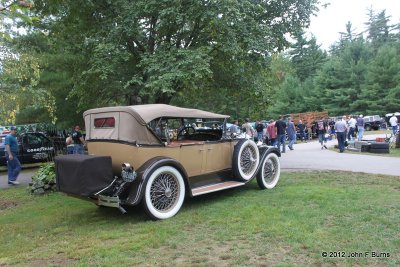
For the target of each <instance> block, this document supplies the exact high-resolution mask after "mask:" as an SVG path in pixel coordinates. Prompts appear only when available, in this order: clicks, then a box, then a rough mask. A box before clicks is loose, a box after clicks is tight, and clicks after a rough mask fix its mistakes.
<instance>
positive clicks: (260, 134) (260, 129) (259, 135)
mask: <svg viewBox="0 0 400 267" xmlns="http://www.w3.org/2000/svg"><path fill="white" fill-rule="evenodd" d="M256 131H257V139H258V141H259V142H263V143H264V138H263V131H264V125H263V124H262V123H261V121H259V120H258V121H257V125H256Z"/></svg>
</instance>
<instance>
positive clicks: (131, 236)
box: [0, 172, 400, 266]
mask: <svg viewBox="0 0 400 267" xmlns="http://www.w3.org/2000/svg"><path fill="white" fill-rule="evenodd" d="M0 244H1V246H0V266H154V265H157V266H271V265H272V266H315V265H316V266H354V265H356V266H366V265H369V266H399V265H400V250H399V248H400V177H391V176H383V175H369V174H355V173H346V172H341V173H334V172H300V173H282V176H281V180H280V181H279V183H278V186H277V187H276V188H275V189H273V190H264V191H262V190H259V189H258V187H257V183H256V182H255V181H253V182H251V183H250V184H248V185H246V186H244V187H240V188H236V189H232V190H228V191H222V192H219V193H214V194H211V195H204V196H200V197H196V198H193V199H188V200H186V202H185V203H184V205H183V208H182V210H181V211H180V212H179V213H178V214H177V215H176V216H175V217H173V218H171V219H169V220H165V221H151V220H149V219H148V218H147V217H146V215H145V214H144V212H143V210H142V209H141V208H139V207H137V208H133V209H130V210H129V211H128V214H125V215H122V214H121V213H120V212H119V211H118V210H117V209H111V208H98V207H96V206H95V205H93V204H91V203H88V202H85V201H82V200H78V199H75V198H71V197H67V196H65V195H63V194H61V193H54V194H50V195H47V196H40V197H34V196H30V195H28V194H27V193H26V191H25V189H24V188H12V189H6V190H1V191H0ZM323 252H327V253H328V255H327V257H323V256H322V253H323ZM334 252H336V253H334ZM330 256H331V257H330ZM338 256H343V257H338ZM349 256H350V257H349ZM378 256H379V257H378Z"/></svg>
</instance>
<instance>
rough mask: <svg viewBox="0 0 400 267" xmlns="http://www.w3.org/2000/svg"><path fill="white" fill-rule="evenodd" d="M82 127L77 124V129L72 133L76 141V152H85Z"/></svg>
mask: <svg viewBox="0 0 400 267" xmlns="http://www.w3.org/2000/svg"><path fill="white" fill-rule="evenodd" d="M80 130H81V129H80V127H79V126H78V125H77V126H75V131H74V132H73V133H72V140H73V141H74V154H83V143H84V142H85V140H83V136H82V133H81V131H80Z"/></svg>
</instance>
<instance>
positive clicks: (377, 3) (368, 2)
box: [309, 0, 400, 49]
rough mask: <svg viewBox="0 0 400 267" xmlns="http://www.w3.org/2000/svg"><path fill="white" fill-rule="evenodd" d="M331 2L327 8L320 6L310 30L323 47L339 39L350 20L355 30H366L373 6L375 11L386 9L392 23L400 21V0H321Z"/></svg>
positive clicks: (357, 31)
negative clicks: (369, 10)
mask: <svg viewBox="0 0 400 267" xmlns="http://www.w3.org/2000/svg"><path fill="white" fill-rule="evenodd" d="M321 2H322V3H328V2H330V5H328V6H327V7H326V8H324V7H320V11H319V12H318V14H317V16H316V17H312V18H311V25H310V28H309V32H311V33H312V34H314V36H315V37H316V38H317V43H318V44H321V45H322V47H321V48H323V49H328V48H329V46H330V45H331V44H333V43H334V42H336V41H338V40H339V37H340V34H339V32H345V31H346V23H347V22H348V21H350V22H351V23H352V28H353V30H354V32H356V33H360V32H363V31H365V29H366V28H365V25H364V23H365V22H367V21H368V16H367V14H368V9H369V8H371V7H372V9H373V10H374V11H375V13H379V12H381V11H382V10H384V9H385V10H386V15H387V16H391V21H390V22H391V23H392V24H395V23H399V22H400V7H399V4H400V0H321Z"/></svg>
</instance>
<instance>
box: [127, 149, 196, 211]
mask: <svg viewBox="0 0 400 267" xmlns="http://www.w3.org/2000/svg"><path fill="white" fill-rule="evenodd" d="M165 165H168V166H172V167H175V168H176V169H177V170H178V171H179V172H180V173H181V174H182V176H183V178H184V181H185V187H186V188H188V181H187V177H188V176H187V172H186V170H185V168H184V167H183V166H182V164H181V163H179V162H178V161H177V160H175V159H173V158H168V157H155V158H152V159H150V160H148V161H146V162H145V163H144V164H143V165H142V166H140V167H139V169H137V171H136V173H137V180H136V182H135V183H134V184H133V185H132V187H131V189H130V192H129V195H128V198H127V199H126V201H125V203H124V204H126V205H132V206H133V205H137V204H139V203H140V201H141V200H142V198H143V196H144V191H145V190H144V188H146V185H147V181H148V179H149V178H150V175H151V174H152V173H153V172H154V171H155V170H156V169H158V168H159V167H161V166H165Z"/></svg>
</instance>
